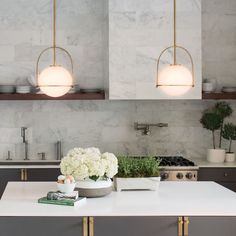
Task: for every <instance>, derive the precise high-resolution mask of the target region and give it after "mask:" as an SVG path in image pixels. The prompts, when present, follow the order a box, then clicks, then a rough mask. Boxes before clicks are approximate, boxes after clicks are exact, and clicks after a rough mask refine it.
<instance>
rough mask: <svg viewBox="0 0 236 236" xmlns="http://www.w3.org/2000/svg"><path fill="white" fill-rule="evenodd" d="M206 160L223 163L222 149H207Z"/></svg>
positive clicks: (223, 151)
mask: <svg viewBox="0 0 236 236" xmlns="http://www.w3.org/2000/svg"><path fill="white" fill-rule="evenodd" d="M207 161H208V162H212V163H223V162H224V161H225V150H224V149H208V150H207Z"/></svg>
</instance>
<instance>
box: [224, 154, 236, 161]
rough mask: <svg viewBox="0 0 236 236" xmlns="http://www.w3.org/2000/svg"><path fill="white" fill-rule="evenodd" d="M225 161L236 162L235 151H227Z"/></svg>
mask: <svg viewBox="0 0 236 236" xmlns="http://www.w3.org/2000/svg"><path fill="white" fill-rule="evenodd" d="M225 161H226V162H235V153H234V152H227V153H226V154H225Z"/></svg>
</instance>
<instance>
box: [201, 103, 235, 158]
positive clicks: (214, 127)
mask: <svg viewBox="0 0 236 236" xmlns="http://www.w3.org/2000/svg"><path fill="white" fill-rule="evenodd" d="M232 112H233V111H232V108H231V107H230V105H229V104H228V103H226V102H218V103H216V105H215V106H214V107H213V108H210V109H207V110H205V111H204V112H203V114H202V118H201V120H200V122H201V124H202V126H203V128H205V129H207V130H210V131H211V132H212V143H213V149H208V151H207V160H208V161H209V162H224V160H225V150H224V149H222V148H221V146H222V134H223V127H224V121H225V119H226V118H227V117H229V116H231V114H232ZM217 131H219V132H217ZM217 133H219V144H218V146H217V143H216V135H217Z"/></svg>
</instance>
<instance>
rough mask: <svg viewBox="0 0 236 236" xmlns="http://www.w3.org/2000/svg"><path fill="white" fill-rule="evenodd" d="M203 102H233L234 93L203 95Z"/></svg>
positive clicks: (235, 95)
mask: <svg viewBox="0 0 236 236" xmlns="http://www.w3.org/2000/svg"><path fill="white" fill-rule="evenodd" d="M202 99H204V100H235V99H236V92H234V93H203V94H202Z"/></svg>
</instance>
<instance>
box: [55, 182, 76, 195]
mask: <svg viewBox="0 0 236 236" xmlns="http://www.w3.org/2000/svg"><path fill="white" fill-rule="evenodd" d="M75 185H76V184H75V183H73V184H60V183H57V188H58V190H59V191H60V192H62V193H72V192H73V191H74V189H75Z"/></svg>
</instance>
